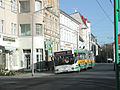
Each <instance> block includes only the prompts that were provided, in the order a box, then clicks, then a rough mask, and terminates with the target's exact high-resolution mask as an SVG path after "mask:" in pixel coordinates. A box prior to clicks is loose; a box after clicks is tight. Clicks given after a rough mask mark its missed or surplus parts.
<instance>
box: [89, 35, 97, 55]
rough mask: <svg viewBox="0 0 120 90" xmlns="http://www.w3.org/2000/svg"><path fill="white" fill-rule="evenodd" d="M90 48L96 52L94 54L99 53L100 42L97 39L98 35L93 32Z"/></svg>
mask: <svg viewBox="0 0 120 90" xmlns="http://www.w3.org/2000/svg"><path fill="white" fill-rule="evenodd" d="M90 39H91V40H90V48H91V49H90V50H91V51H93V52H94V55H95V56H97V55H98V44H97V39H96V37H95V36H94V35H93V34H91V36H90Z"/></svg>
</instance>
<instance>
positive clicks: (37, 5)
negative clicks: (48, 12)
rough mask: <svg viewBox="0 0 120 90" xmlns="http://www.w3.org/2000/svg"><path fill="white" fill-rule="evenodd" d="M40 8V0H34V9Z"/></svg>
mask: <svg viewBox="0 0 120 90" xmlns="http://www.w3.org/2000/svg"><path fill="white" fill-rule="evenodd" d="M41 9H42V2H41V1H39V0H35V11H39V10H41Z"/></svg>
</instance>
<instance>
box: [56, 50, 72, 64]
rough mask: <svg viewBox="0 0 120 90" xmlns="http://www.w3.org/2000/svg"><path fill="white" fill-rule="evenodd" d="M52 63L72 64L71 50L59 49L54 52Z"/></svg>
mask: <svg viewBox="0 0 120 90" xmlns="http://www.w3.org/2000/svg"><path fill="white" fill-rule="evenodd" d="M54 64H55V66H58V65H70V64H74V58H73V54H72V51H71V50H68V51H60V52H55V53H54Z"/></svg>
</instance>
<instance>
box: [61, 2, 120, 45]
mask: <svg viewBox="0 0 120 90" xmlns="http://www.w3.org/2000/svg"><path fill="white" fill-rule="evenodd" d="M97 1H98V2H99V3H100V5H101V7H102V8H103V9H104V11H103V10H102V8H101V7H100V6H99V4H98V3H97ZM111 1H112V2H110V0H59V8H60V9H61V10H63V11H64V12H66V13H67V14H72V13H74V11H75V8H77V12H80V13H81V14H82V15H83V16H84V17H85V18H87V20H88V21H90V22H91V32H92V33H93V35H94V36H95V37H96V39H97V41H98V44H99V45H103V44H107V43H112V42H113V41H114V23H113V22H114V8H113V7H114V6H113V0H111ZM118 32H119V31H118Z"/></svg>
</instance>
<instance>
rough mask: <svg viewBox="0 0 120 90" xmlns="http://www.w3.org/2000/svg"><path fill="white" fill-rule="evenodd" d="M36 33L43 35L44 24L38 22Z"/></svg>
mask: <svg viewBox="0 0 120 90" xmlns="http://www.w3.org/2000/svg"><path fill="white" fill-rule="evenodd" d="M36 35H42V25H41V24H36Z"/></svg>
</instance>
